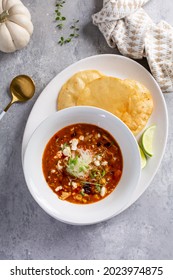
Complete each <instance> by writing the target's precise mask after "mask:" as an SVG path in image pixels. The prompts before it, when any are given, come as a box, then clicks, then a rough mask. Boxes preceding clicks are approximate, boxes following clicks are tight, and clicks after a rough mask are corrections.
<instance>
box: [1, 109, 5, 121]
mask: <svg viewBox="0 0 173 280" xmlns="http://www.w3.org/2000/svg"><path fill="white" fill-rule="evenodd" d="M5 113H6V112H5V111H2V113H1V114H0V120H1V119H2V118H3V116H4V115H5Z"/></svg>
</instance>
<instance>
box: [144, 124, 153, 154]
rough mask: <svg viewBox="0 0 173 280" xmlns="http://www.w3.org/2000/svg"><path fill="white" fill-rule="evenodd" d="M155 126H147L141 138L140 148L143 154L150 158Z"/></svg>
mask: <svg viewBox="0 0 173 280" xmlns="http://www.w3.org/2000/svg"><path fill="white" fill-rule="evenodd" d="M155 129H156V126H155V125H151V126H149V127H148V128H147V129H146V130H145V131H144V133H143V134H142V138H141V147H142V150H143V152H144V153H145V154H146V155H148V156H150V157H152V156H153V138H154V132H155Z"/></svg>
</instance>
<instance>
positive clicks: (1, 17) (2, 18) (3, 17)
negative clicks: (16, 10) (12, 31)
mask: <svg viewBox="0 0 173 280" xmlns="http://www.w3.org/2000/svg"><path fill="white" fill-rule="evenodd" d="M8 16H9V12H8V11H3V12H2V14H0V23H2V22H5V21H6V20H7V18H8Z"/></svg>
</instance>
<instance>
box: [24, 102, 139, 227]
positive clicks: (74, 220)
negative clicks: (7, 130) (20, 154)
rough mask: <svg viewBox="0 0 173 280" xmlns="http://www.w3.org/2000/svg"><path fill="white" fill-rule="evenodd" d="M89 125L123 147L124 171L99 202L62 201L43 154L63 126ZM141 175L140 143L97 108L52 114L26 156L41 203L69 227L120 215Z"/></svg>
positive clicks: (31, 185)
mask: <svg viewBox="0 0 173 280" xmlns="http://www.w3.org/2000/svg"><path fill="white" fill-rule="evenodd" d="M75 123H89V124H94V125H97V126H99V127H101V128H103V129H105V130H107V131H108V132H109V133H110V134H111V135H112V136H113V137H114V138H115V140H116V141H117V143H118V144H119V146H120V149H121V152H122V157H123V172H122V176H121V179H120V181H119V183H118V185H117V187H116V188H115V190H114V191H113V192H112V193H111V194H110V195H109V196H107V197H106V198H104V199H102V200H101V201H99V202H96V203H92V204H87V205H80V204H73V203H70V202H67V201H62V200H60V199H59V198H58V197H57V195H56V194H55V193H54V192H53V191H52V190H51V188H50V187H49V186H48V185H47V183H46V180H45V178H44V175H43V172H42V155H43V152H44V149H45V146H46V144H47V143H48V141H49V140H50V138H51V137H52V136H53V135H54V134H55V133H56V132H58V131H59V130H60V129H62V128H63V127H66V126H68V125H71V124H75ZM140 173H141V162H140V154H139V148H138V144H137V142H136V139H135V137H134V136H133V134H132V133H131V131H130V130H129V129H128V127H127V126H126V125H125V124H124V123H123V122H122V121H121V120H120V119H118V118H117V117H115V116H114V115H113V114H111V113H109V112H107V111H105V110H102V109H99V108H95V107H89V106H77V107H71V108H67V109H64V110H61V111H58V112H56V113H53V114H52V115H50V116H49V117H48V118H47V119H46V120H44V121H43V122H42V123H41V124H40V125H39V127H38V128H37V129H36V130H35V132H34V133H33V135H32V136H31V138H30V140H29V143H28V145H27V148H26V152H25V154H24V175H25V180H26V183H27V185H28V188H29V190H30V192H31V194H32V196H33V197H34V199H35V200H36V201H37V203H38V204H39V205H40V206H41V207H42V208H43V209H44V210H45V211H46V212H47V213H48V214H49V215H51V216H52V217H54V218H56V219H58V220H60V221H62V222H65V223H69V224H74V225H86V224H94V223H98V222H101V221H104V220H107V219H109V218H111V217H113V216H115V215H117V214H118V213H119V212H120V211H121V209H122V208H123V207H125V205H126V204H128V202H129V201H130V198H131V197H132V194H133V192H134V190H135V188H136V187H137V185H138V181H139V178H140Z"/></svg>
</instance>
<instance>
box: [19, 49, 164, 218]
mask: <svg viewBox="0 0 173 280" xmlns="http://www.w3.org/2000/svg"><path fill="white" fill-rule="evenodd" d="M100 57H108V58H112V57H114V58H118V59H122V60H126V61H128V62H131V63H132V64H134V65H136V66H137V67H139V68H140V69H141V70H142V71H144V72H145V73H146V75H148V77H149V78H150V79H151V80H152V81H153V83H154V84H155V86H156V88H157V90H158V92H159V94H160V98H161V101H162V105H163V108H164V113H165V121H166V127H165V137H164V144H163V147H162V153H161V154H160V157H159V160H158V162H157V164H156V167H155V170H154V172H153V174H152V176H151V177H150V179H149V180H148V181H147V183H146V185H145V188H143V190H142V191H141V192H140V194H139V195H138V196H136V197H135V198H133V200H132V201H130V202H129V203H128V205H126V206H125V207H124V208H123V209H122V210H121V211H120V212H119V213H117V214H116V215H118V214H120V213H122V212H123V211H124V210H126V209H127V208H129V207H130V206H131V205H132V204H133V203H134V202H136V201H137V200H138V198H140V197H141V195H142V194H143V193H144V192H145V191H146V190H147V189H148V187H149V185H150V184H151V182H152V180H153V179H154V177H155V175H156V173H157V171H158V169H159V167H160V165H161V162H162V159H163V156H164V153H165V149H166V144H167V139H168V127H169V121H168V111H167V105H166V101H165V98H164V95H163V93H162V91H161V89H160V87H159V85H158V83H157V81H156V80H155V79H154V77H153V76H152V75H151V73H150V72H149V71H148V70H147V69H146V68H145V67H144V66H143V65H141V64H140V63H139V62H137V61H135V60H133V59H131V58H129V57H125V56H121V55H118V54H97V55H92V56H88V57H85V58H83V59H80V60H78V61H76V62H74V63H72V64H71V65H69V66H67V67H66V68H64V69H63V70H62V71H60V72H59V73H58V74H57V75H56V76H54V77H53V78H52V79H51V80H50V81H49V82H48V84H47V85H46V86H45V87H44V89H43V90H42V91H41V93H40V94H39V96H38V98H37V99H36V101H35V103H34V105H33V107H32V109H31V111H30V114H29V116H28V119H27V122H26V125H25V129H24V133H23V139H22V148H21V158H22V168H23V156H24V153H25V149H26V146H27V144H25V147H24V140H25V135H26V132H27V130H28V126H29V124H30V119H31V117H32V113H33V110H34V109H35V107H36V106H37V103H38V102H39V100H41V98H42V96H43V95H44V94H45V93H46V91H47V89H48V88H49V87H51V85H52V84H53V83H54V81H55V80H56V79H57V78H58V76H59V75H60V74H61V75H63V74H64V73H66V72H68V71H70V70H71V69H73V68H75V67H76V66H78V64H81V63H83V62H85V61H87V60H92V59H98V58H100ZM57 96H58V93H57ZM42 121H43V120H42ZM40 123H41V122H40ZM37 126H38V125H37ZM34 131H35V129H34V130H33V131H32V133H33V132H34ZM31 135H32V134H31ZM31 135H30V137H31ZM30 137H29V139H30ZM29 139H28V141H29ZM28 141H27V142H28ZM139 184H140V181H139V183H138V185H139ZM27 187H28V186H27ZM112 217H113V216H112ZM112 217H110V218H112ZM54 218H55V217H54ZM58 220H59V219H58ZM62 222H63V221H62ZM98 222H102V221H98Z"/></svg>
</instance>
